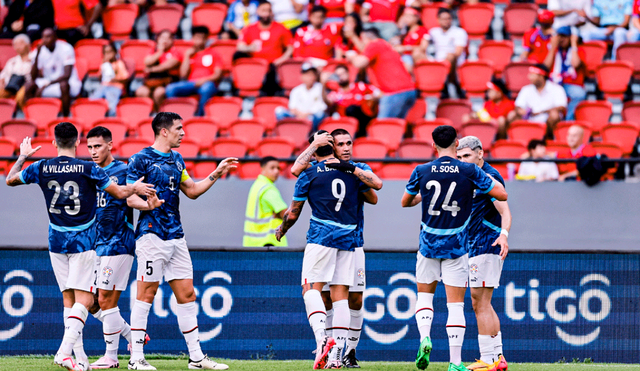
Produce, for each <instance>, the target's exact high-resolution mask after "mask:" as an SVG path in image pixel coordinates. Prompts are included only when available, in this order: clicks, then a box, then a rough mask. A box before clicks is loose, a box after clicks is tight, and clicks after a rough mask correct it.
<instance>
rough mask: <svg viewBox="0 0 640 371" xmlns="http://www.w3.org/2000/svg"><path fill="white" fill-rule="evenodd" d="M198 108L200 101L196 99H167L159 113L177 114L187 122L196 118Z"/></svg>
mask: <svg viewBox="0 0 640 371" xmlns="http://www.w3.org/2000/svg"><path fill="white" fill-rule="evenodd" d="M197 108H198V101H197V100H196V99H195V98H191V97H184V98H167V99H165V100H164V102H162V105H161V106H160V110H159V112H175V113H177V114H178V115H180V117H182V119H183V120H187V119H190V118H192V117H193V116H195V114H196V109H197Z"/></svg>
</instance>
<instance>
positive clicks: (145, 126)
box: [136, 118, 156, 141]
mask: <svg viewBox="0 0 640 371" xmlns="http://www.w3.org/2000/svg"><path fill="white" fill-rule="evenodd" d="M152 121H153V119H152V118H148V119H145V120H142V121H140V122H138V123H137V124H136V127H137V129H136V132H137V133H138V139H145V140H150V141H154V140H155V137H156V136H155V134H154V133H153V128H152V127H151V122H152Z"/></svg>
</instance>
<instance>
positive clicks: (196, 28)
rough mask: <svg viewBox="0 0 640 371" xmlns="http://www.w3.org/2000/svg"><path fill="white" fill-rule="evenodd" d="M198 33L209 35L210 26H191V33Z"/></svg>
mask: <svg viewBox="0 0 640 371" xmlns="http://www.w3.org/2000/svg"><path fill="white" fill-rule="evenodd" d="M197 33H201V34H205V36H209V27H207V26H193V27H191V35H195V34H197Z"/></svg>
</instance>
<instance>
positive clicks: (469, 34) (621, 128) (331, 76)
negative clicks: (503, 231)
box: [0, 0, 640, 181]
mask: <svg viewBox="0 0 640 371" xmlns="http://www.w3.org/2000/svg"><path fill="white" fill-rule="evenodd" d="M494 3H495V4H494ZM0 14H2V16H3V17H4V19H3V23H2V30H1V31H2V32H1V33H0V68H2V72H1V73H0V99H2V101H1V104H0V116H1V117H0V156H11V155H13V154H15V148H17V147H14V150H13V151H11V149H10V147H11V145H10V142H11V141H14V142H16V143H19V139H20V138H17V137H15V136H19V135H23V134H24V133H28V134H30V133H31V132H33V134H32V135H35V136H36V138H40V139H46V138H47V135H48V132H49V130H48V128H49V126H48V125H49V124H50V123H51V121H52V120H53V117H52V116H51V115H52V114H53V116H56V115H59V116H62V117H64V118H70V119H71V120H75V121H72V122H76V123H79V124H80V125H82V126H83V127H82V129H83V131H86V130H85V129H89V128H90V127H92V126H94V125H98V124H102V125H105V126H108V125H112V126H113V125H115V126H118V125H121V126H122V127H124V128H125V129H123V130H124V131H122V130H121V131H122V132H123V135H122V136H121V137H122V138H121V139H122V140H124V141H125V142H127V143H131V144H132V146H131V148H134V147H135V146H137V148H139V147H142V146H144V145H147V144H148V142H149V140H150V139H152V138H149V136H148V134H146V133H148V130H147V129H145V128H144V123H145V122H146V121H147V120H148V119H149V118H150V117H151V116H152V115H153V114H154V113H155V112H160V111H164V110H177V111H180V113H181V114H182V115H183V117H184V118H185V119H187V121H186V123H192V124H193V125H192V126H191V128H193V130H194V131H196V132H197V134H192V135H191V136H189V133H187V139H188V142H189V141H193V142H194V143H195V148H196V149H195V150H194V151H193V152H190V153H192V154H193V156H189V157H196V156H201V157H207V156H213V157H219V156H217V155H216V153H219V152H216V149H214V147H216V145H217V144H218V143H220V145H222V144H225V145H226V147H224V148H227V149H229V148H232V147H233V146H232V144H234V145H235V147H233V151H237V153H236V152H234V153H233V154H234V155H238V156H239V157H245V156H258V155H267V154H268V155H275V156H277V157H280V158H283V157H290V156H292V155H295V154H296V153H298V151H299V150H300V148H301V146H302V144H303V143H304V138H306V137H307V136H308V134H309V133H310V132H311V131H312V130H316V129H318V128H336V127H346V128H347V129H348V130H350V132H352V133H353V134H354V137H355V138H356V141H355V148H354V154H355V155H356V157H360V158H367V159H381V160H383V159H388V158H408V159H412V160H420V159H427V158H430V157H431V156H432V149H431V147H430V146H431V138H430V137H429V135H427V133H430V131H429V128H433V127H435V126H437V125H439V124H443V123H445V124H451V125H453V126H454V127H456V128H457V129H458V131H459V132H460V134H461V135H476V136H478V137H480V138H481V139H482V140H483V143H485V150H486V151H487V152H488V154H487V155H488V156H489V157H490V158H491V157H493V158H495V159H499V158H512V159H513V158H520V157H523V156H524V157H525V158H528V159H532V160H533V159H538V158H544V157H554V156H555V155H556V154H557V156H558V158H577V157H579V156H578V155H582V154H584V155H595V154H606V155H608V156H609V157H615V158H620V157H623V156H624V157H628V156H638V149H637V148H638V142H637V138H638V134H639V133H640V108H638V107H640V103H636V102H634V98H637V97H638V95H640V91H639V89H638V88H639V87H640V86H638V83H639V82H640V0H546V1H540V0H539V1H533V0H531V1H511V2H509V1H508V0H507V1H505V0H500V1H495V2H492V1H482V0H480V1H479V0H466V1H457V0H445V1H430V0H364V1H363V0H315V1H314V0H270V1H265V0H259V1H258V0H230V1H229V2H225V1H223V0H220V1H214V2H198V1H189V2H184V1H183V0H153V1H150V0H149V1H148V0H131V1H129V0H14V1H13V2H11V3H10V4H7V6H6V7H4V8H3V11H2V12H1V13H0ZM496 25H497V26H498V27H496ZM1 39H4V40H1ZM151 40H153V41H151ZM39 98H49V99H39ZM87 98H88V99H87ZM53 101H55V102H53ZM12 102H13V103H12ZM38 104H40V105H41V106H38ZM134 106H135V108H132V107H134ZM42 107H49V108H48V109H45V108H42ZM82 107H87V109H85V110H83V109H82ZM89 107H91V108H89ZM56 108H57V110H56ZM45 113H46V114H47V115H49V116H48V118H46V117H43V116H44V115H45ZM130 113H131V114H130ZM23 117H24V119H23ZM60 119H61V118H58V119H57V120H58V121H59V120H60ZM189 120H192V121H193V122H189ZM19 124H22V125H23V126H22V128H23V129H22V130H20V129H18V127H19V126H20V125H19ZM196 124H197V125H196ZM30 125H31V126H30ZM198 125H199V126H198ZM26 127H28V129H24V128H26ZM196 127H197V128H198V129H197V130H196ZM234 127H235V129H234ZM240 128H241V129H240ZM567 132H569V133H570V135H568V134H567ZM578 132H579V133H578ZM578 136H580V137H581V139H580V140H579V141H577V140H574V139H575V138H576V137H578ZM203 138H206V140H205V139H203ZM274 138H277V139H278V140H281V142H279V143H281V145H280V146H276V145H274V144H273V143H275V142H274V141H273V140H272V139H274ZM3 140H4V141H5V142H7V143H9V144H6V145H3V143H4V142H3ZM205 141H206V143H205ZM263 142H264V143H266V144H264V145H262V144H263ZM286 142H289V144H286ZM589 142H593V143H594V146H592V145H590V144H589ZM134 143H135V145H134ZM282 143H284V144H282ZM578 143H579V144H580V145H578ZM269 145H271V146H269ZM585 145H586V147H584V146H585ZM116 146H118V144H117V143H116ZM122 148H125V146H122ZM221 148H222V147H221ZM283 148H284V149H283ZM128 153H129V152H127V151H125V150H124V149H121V150H120V154H121V155H122V156H126V155H127V154H128ZM616 155H617V156H616ZM570 165H571V164H560V165H559V168H560V169H559V170H560V171H558V167H557V166H556V165H555V164H554V163H552V162H535V161H529V162H525V163H523V165H522V166H520V169H519V171H518V172H517V176H516V175H513V176H511V178H518V179H529V178H531V177H532V176H534V178H536V179H537V180H541V179H544V180H561V181H564V180H567V179H575V178H577V175H578V174H577V171H576V169H575V165H574V166H573V167H571V166H570ZM374 166H378V165H374ZM498 166H499V167H500V171H501V172H503V173H504V174H505V175H509V174H507V173H508V172H509V169H511V168H513V166H516V167H517V166H518V165H512V166H507V164H501V165H498ZM625 166H626V170H624V171H620V172H619V174H622V176H624V175H627V176H628V175H631V174H634V169H633V168H631V169H630V168H629V166H628V165H625ZM554 167H555V171H554V170H553V169H554ZM412 168H413V164H401V163H393V164H387V165H384V166H383V165H382V164H379V166H378V169H379V170H381V172H382V173H383V174H382V175H383V176H385V173H386V176H387V177H390V178H394V177H397V178H405V177H408V174H410V169H412ZM1 169H2V162H1V161H0V170H1ZM247 169H248V167H247ZM256 169H257V168H256ZM256 169H253V170H256ZM253 170H252V171H253ZM247 171H249V170H247ZM637 172H638V173H640V171H637ZM251 174H253V173H251ZM611 175H612V174H611ZM635 175H637V176H640V174H635Z"/></svg>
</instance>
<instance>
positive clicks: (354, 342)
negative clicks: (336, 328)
mask: <svg viewBox="0 0 640 371" xmlns="http://www.w3.org/2000/svg"><path fill="white" fill-rule="evenodd" d="M349 313H350V314H351V323H350V325H349V335H348V336H347V348H346V349H345V351H344V353H345V354H347V353H349V352H350V351H351V349H356V347H358V343H359V342H360V332H361V331H362V321H364V309H362V308H360V310H353V309H349Z"/></svg>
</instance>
